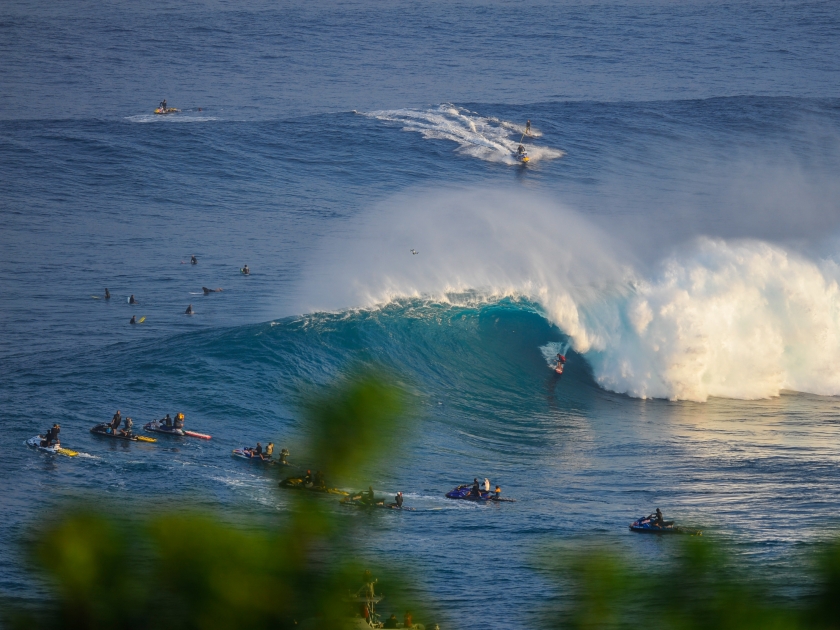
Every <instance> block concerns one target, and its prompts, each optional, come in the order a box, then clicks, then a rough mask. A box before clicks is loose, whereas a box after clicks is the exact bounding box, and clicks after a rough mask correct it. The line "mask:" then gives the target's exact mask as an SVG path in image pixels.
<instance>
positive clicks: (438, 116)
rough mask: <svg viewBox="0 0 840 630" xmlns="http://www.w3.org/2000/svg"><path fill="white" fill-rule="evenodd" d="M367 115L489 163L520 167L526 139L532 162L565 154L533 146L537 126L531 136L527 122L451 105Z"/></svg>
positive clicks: (537, 134) (532, 129) (540, 134)
mask: <svg viewBox="0 0 840 630" xmlns="http://www.w3.org/2000/svg"><path fill="white" fill-rule="evenodd" d="M363 115H365V116H370V117H371V118H375V119H377V120H381V121H384V122H390V123H397V124H400V125H402V129H403V131H413V132H417V133H420V134H422V135H423V137H424V138H426V139H428V140H451V141H452V142H456V143H457V144H458V148H457V151H458V152H459V153H461V154H463V155H468V156H470V157H475V158H478V159H480V160H486V161H488V162H500V163H503V164H518V163H519V162H518V161H517V160H516V158H515V156H514V154H515V153H516V148H517V147H518V146H519V141H520V139H523V136H524V139H523V143H524V144H525V146H526V149H527V151H528V156H529V157H530V158H531V161H532V162H536V161H539V160H554V159H557V158H561V157H563V155H564V153H563V151H561V150H560V149H553V148H551V147H542V146H538V145H535V144H533V140H534V138H539V137H541V136H542V133H541V132H540V131H539V130H538V129H537V128H536V126H535V125H532V127H531V132H530V135H528V136H525V135H524V134H525V121H523V122H521V123H514V122H510V121H506V120H501V119H499V118H495V117H492V116H482V115H481V114H479V113H477V112H472V111H470V110H468V109H466V108H463V107H456V106H455V105H450V104H448V103H447V104H443V105H439V106H438V107H434V108H431V109H393V110H381V111H374V112H366V113H364V114H363Z"/></svg>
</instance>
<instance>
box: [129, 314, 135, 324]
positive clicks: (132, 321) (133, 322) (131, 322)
mask: <svg viewBox="0 0 840 630" xmlns="http://www.w3.org/2000/svg"><path fill="white" fill-rule="evenodd" d="M134 318H135V315H132V316H131V321H130V322H128V323H129V324H136V323H137V320H136V319H134Z"/></svg>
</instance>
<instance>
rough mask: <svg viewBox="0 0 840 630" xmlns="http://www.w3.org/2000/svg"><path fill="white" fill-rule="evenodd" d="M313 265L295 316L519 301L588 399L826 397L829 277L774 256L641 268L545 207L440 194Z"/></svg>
mask: <svg viewBox="0 0 840 630" xmlns="http://www.w3.org/2000/svg"><path fill="white" fill-rule="evenodd" d="M411 249H415V250H416V251H418V252H419V253H418V254H416V255H415V254H412V253H411V251H410V250H411ZM320 260H321V263H320V264H319V265H318V266H316V267H313V268H312V269H311V270H310V274H309V276H308V278H307V281H306V286H307V288H308V289H309V290H310V299H309V300H308V301H307V302H306V303H304V304H301V306H302V307H303V308H305V309H310V310H311V309H339V308H344V307H350V306H352V307H368V308H371V307H377V306H380V305H383V304H387V303H388V302H390V301H392V300H394V299H399V298H406V297H409V298H420V299H430V300H437V301H444V302H446V301H452V300H453V299H455V298H453V295H460V296H463V294H465V293H466V294H469V295H471V296H473V299H480V300H487V301H492V300H497V299H501V298H503V297H516V298H524V299H528V300H531V301H533V302H536V303H538V304H539V305H541V307H542V308H543V310H544V311H545V313H546V316H547V317H548V318H549V319H550V320H551V321H552V322H553V323H555V324H556V325H557V326H558V327H559V328H560V329H561V330H562V331H563V332H564V333H566V334H567V335H569V337H570V339H571V344H572V348H573V349H574V350H575V351H576V352H579V353H582V354H583V355H585V356H586V358H587V360H588V361H589V362H590V364H591V366H592V369H593V374H594V376H595V378H596V380H597V382H598V383H599V384H600V385H601V386H603V387H605V388H607V389H610V390H612V391H615V392H620V393H626V394H628V395H630V396H634V397H641V398H647V397H653V398H668V399H673V400H694V401H705V400H706V399H707V398H708V397H709V396H720V397H731V398H742V399H756V398H764V397H770V396H777V395H778V394H779V393H780V392H781V391H782V390H796V391H802V392H811V393H815V394H823V395H840V289H839V288H838V277H840V270H838V266H837V265H836V264H835V263H833V262H831V261H828V260H823V261H819V260H809V259H807V258H805V257H803V256H802V255H798V254H795V253H793V252H791V251H788V250H786V249H785V248H784V247H782V246H780V245H774V244H770V243H767V242H762V241H758V240H725V239H712V238H703V237H701V238H697V239H695V240H693V241H691V242H690V243H687V244H684V245H683V246H682V247H681V248H680V249H679V250H677V251H675V252H673V253H671V254H670V255H667V256H665V257H664V258H663V259H662V260H661V261H660V262H659V264H658V265H656V266H655V267H653V268H652V269H651V270H643V269H642V268H641V267H640V266H639V265H638V264H637V263H636V262H635V258H634V257H633V255H632V254H631V253H630V252H629V251H628V250H626V249H624V248H623V247H622V245H621V241H620V240H618V239H614V238H612V237H610V236H609V235H607V234H606V233H604V232H603V231H602V230H599V229H598V228H596V227H594V226H593V225H592V224H590V223H589V222H588V221H587V220H586V219H585V218H584V217H582V216H580V215H579V214H577V213H576V212H574V211H572V210H570V209H568V208H564V207H562V206H560V205H558V204H556V203H554V202H551V201H549V200H547V199H544V198H540V197H535V196H533V194H530V196H523V193H521V192H520V193H517V194H513V193H511V192H506V191H500V190H485V191H452V190H449V191H446V190H444V191H438V192H434V193H426V194H419V193H416V192H415V193H413V194H411V195H406V196H404V197H400V198H397V199H394V200H392V201H391V202H390V203H386V204H384V205H382V206H380V207H379V208H377V209H376V210H375V211H374V212H372V213H371V214H370V215H368V216H367V217H366V220H365V221H363V222H362V223H360V224H359V225H358V226H357V231H356V234H355V235H354V237H353V238H352V239H350V240H347V239H346V238H341V239H339V238H336V239H335V240H331V241H329V242H328V243H326V244H325V248H324V250H323V251H322V252H321V254H320ZM315 296H318V297H317V298H316V297H315ZM324 296H329V298H328V299H327V298H325V297H324ZM553 354H556V352H553Z"/></svg>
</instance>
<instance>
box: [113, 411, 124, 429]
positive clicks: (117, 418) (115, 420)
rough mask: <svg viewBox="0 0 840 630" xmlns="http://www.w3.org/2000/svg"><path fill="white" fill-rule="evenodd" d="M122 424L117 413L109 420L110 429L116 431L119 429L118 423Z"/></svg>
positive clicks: (120, 417)
mask: <svg viewBox="0 0 840 630" xmlns="http://www.w3.org/2000/svg"><path fill="white" fill-rule="evenodd" d="M121 422H122V416H120V414H119V413H115V414H114V417H113V418H111V429H112V430H114V431H116V430H117V429H119V428H120V423H121Z"/></svg>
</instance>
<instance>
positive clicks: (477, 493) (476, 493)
mask: <svg viewBox="0 0 840 630" xmlns="http://www.w3.org/2000/svg"><path fill="white" fill-rule="evenodd" d="M470 494H472V495H473V496H474V497H480V496H481V489H480V488H479V487H478V482H477V481H476V482H475V483H474V484H473V487H472V492H471V493H470Z"/></svg>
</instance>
